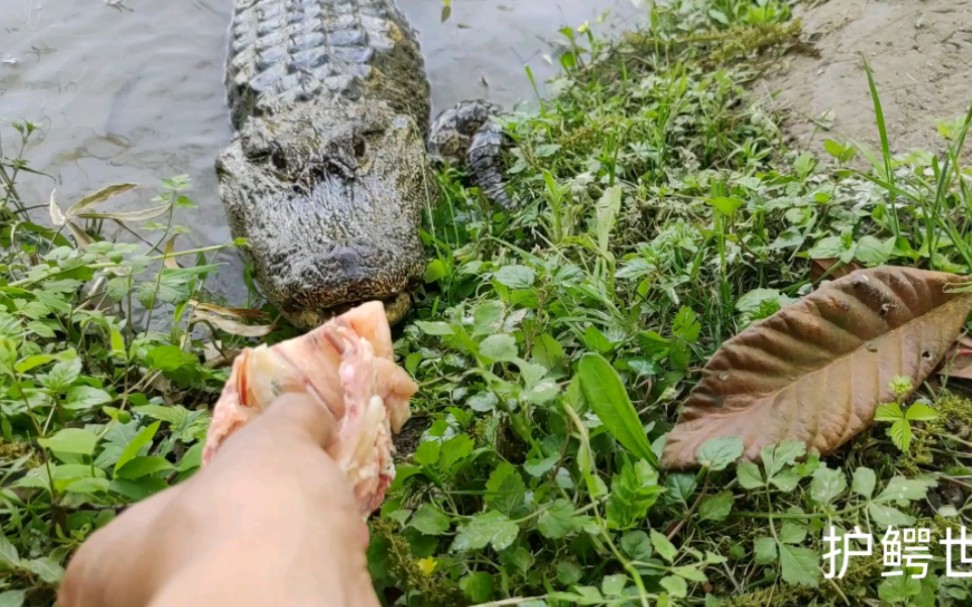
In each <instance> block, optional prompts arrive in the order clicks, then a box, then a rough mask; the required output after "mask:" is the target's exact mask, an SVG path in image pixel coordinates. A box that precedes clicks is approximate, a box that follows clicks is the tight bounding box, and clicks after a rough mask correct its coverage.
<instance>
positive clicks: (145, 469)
mask: <svg viewBox="0 0 972 607" xmlns="http://www.w3.org/2000/svg"><path fill="white" fill-rule="evenodd" d="M174 469H175V466H173V465H172V464H171V463H170V462H169V461H168V460H166V459H165V458H164V457H158V456H154V455H149V456H146V455H142V456H136V457H133V458H132V459H131V460H129V461H128V462H127V463H126V464H125V465H124V466H122V467H121V468H119V469H118V470H117V471H116V472H115V477H116V478H126V479H129V480H135V479H137V478H142V477H143V476H148V475H149V474H155V473H157V472H168V471H171V470H174Z"/></svg>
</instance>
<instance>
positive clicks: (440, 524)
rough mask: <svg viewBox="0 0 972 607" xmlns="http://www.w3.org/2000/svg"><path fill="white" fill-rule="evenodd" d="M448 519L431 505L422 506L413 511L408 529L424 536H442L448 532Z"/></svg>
mask: <svg viewBox="0 0 972 607" xmlns="http://www.w3.org/2000/svg"><path fill="white" fill-rule="evenodd" d="M449 524H450V522H449V517H448V516H446V515H445V514H444V513H443V512H442V511H441V510H439V509H438V508H436V507H435V506H433V505H432V504H422V505H421V506H419V509H418V510H416V511H415V514H414V515H413V516H412V520H411V521H410V522H409V526H410V527H414V528H415V529H417V530H418V531H419V532H420V533H424V534H425V535H442V534H443V533H445V532H446V531H448V530H449Z"/></svg>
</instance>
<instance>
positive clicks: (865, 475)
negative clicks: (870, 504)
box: [851, 466, 877, 498]
mask: <svg viewBox="0 0 972 607" xmlns="http://www.w3.org/2000/svg"><path fill="white" fill-rule="evenodd" d="M876 483H877V475H876V474H874V470H871V469H870V468H864V467H863V466H861V467H858V468H857V469H856V470H854V479H853V481H852V482H851V490H852V491H853V492H854V493H856V494H857V495H860V496H862V497H866V498H870V497H871V496H872V495H874V485H875V484H876Z"/></svg>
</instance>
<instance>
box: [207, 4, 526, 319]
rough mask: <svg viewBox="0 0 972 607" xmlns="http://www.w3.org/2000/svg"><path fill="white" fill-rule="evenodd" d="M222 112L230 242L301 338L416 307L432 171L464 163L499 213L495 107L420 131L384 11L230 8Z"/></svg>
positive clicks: (414, 66) (414, 57)
mask: <svg viewBox="0 0 972 607" xmlns="http://www.w3.org/2000/svg"><path fill="white" fill-rule="evenodd" d="M226 81H227V88H228V93H227V99H228V104H229V109H230V116H231V120H232V123H233V126H234V128H235V129H236V135H235V137H234V139H233V141H232V143H231V144H230V145H229V146H228V147H227V148H226V149H225V150H223V151H222V152H221V153H220V155H219V157H218V159H217V161H216V172H217V176H218V178H219V192H220V198H221V199H222V201H223V204H224V207H225V210H226V215H227V219H228V221H229V225H230V228H231V231H232V233H233V236H234V237H236V238H244V239H246V241H247V245H246V246H245V248H244V249H245V253H244V255H245V257H246V258H248V259H249V261H250V262H251V264H252V266H253V269H254V274H255V278H256V280H257V283H258V284H259V285H260V286H261V287H262V289H263V291H264V294H265V295H266V297H267V299H268V300H269V301H270V302H271V303H272V304H274V305H275V307H276V308H277V309H278V310H279V311H280V312H281V313H282V314H284V315H285V316H286V317H287V318H288V319H290V320H291V322H293V323H294V324H295V325H297V326H299V327H303V328H309V327H313V326H316V325H318V324H320V323H321V322H323V321H324V320H326V319H327V318H328V317H329V316H331V315H333V314H334V313H336V312H339V311H341V310H343V309H347V308H348V307H350V306H353V305H355V304H357V303H359V302H362V301H366V300H375V299H380V300H382V301H384V302H385V307H386V311H387V313H388V316H389V320H390V321H391V322H397V321H398V320H400V319H401V317H402V316H403V315H404V314H405V313H406V312H407V311H408V309H409V307H410V305H411V298H410V289H411V288H412V287H413V286H414V285H415V284H416V283H417V282H418V280H419V279H420V277H421V276H422V273H423V271H424V268H425V254H424V249H423V246H422V242H421V241H420V239H419V229H420V227H421V221H422V212H423V210H424V209H425V208H427V206H429V205H432V204H435V201H436V198H437V195H438V191H437V183H436V178H435V176H434V174H433V173H432V171H431V167H432V162H433V161H435V160H437V159H441V160H445V161H450V162H453V163H456V162H464V163H465V164H466V165H467V167H468V171H469V173H470V175H471V177H472V180H473V182H474V183H475V184H476V185H477V186H479V187H480V188H481V189H482V190H483V192H484V193H485V194H486V195H487V196H488V197H490V198H491V199H492V200H494V201H495V202H497V203H499V204H501V205H504V206H506V205H508V204H509V200H508V198H507V195H506V193H505V191H504V189H503V183H502V179H501V172H500V168H499V152H500V146H501V144H502V140H503V136H502V131H501V129H500V127H499V126H498V125H496V124H495V122H494V121H493V120H491V116H493V115H495V114H497V113H498V111H499V108H497V107H496V106H494V105H492V104H489V103H486V102H478V101H467V102H462V103H460V104H458V105H457V106H455V107H453V108H451V109H449V110H446V111H445V112H443V113H442V114H440V115H439V117H438V118H437V119H436V120H435V124H434V125H431V126H430V124H429V122H430V121H429V117H430V113H431V108H430V86H429V82H428V80H427V79H426V75H425V66H424V61H423V58H422V55H421V53H420V50H419V45H418V42H417V38H416V34H415V32H414V31H413V30H412V29H411V27H410V26H409V25H408V23H407V21H406V20H405V17H404V16H403V14H402V13H401V11H400V10H399V9H398V7H397V6H396V4H395V2H394V0H237V5H236V11H235V15H234V17H233V23H232V28H231V32H230V51H229V59H228V66H227V73H226Z"/></svg>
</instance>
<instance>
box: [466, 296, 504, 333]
mask: <svg viewBox="0 0 972 607" xmlns="http://www.w3.org/2000/svg"><path fill="white" fill-rule="evenodd" d="M504 311H505V309H504V307H503V302H501V301H499V300H498V299H490V300H487V301H485V302H483V303H481V304H479V305H477V306H476V308H475V310H473V332H472V334H473V337H480V336H483V335H492V334H494V333H496V332H497V331H499V330H500V328H501V327H502V325H503V313H504Z"/></svg>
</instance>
